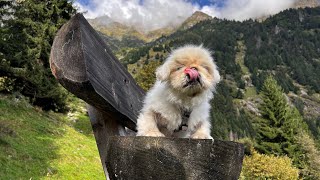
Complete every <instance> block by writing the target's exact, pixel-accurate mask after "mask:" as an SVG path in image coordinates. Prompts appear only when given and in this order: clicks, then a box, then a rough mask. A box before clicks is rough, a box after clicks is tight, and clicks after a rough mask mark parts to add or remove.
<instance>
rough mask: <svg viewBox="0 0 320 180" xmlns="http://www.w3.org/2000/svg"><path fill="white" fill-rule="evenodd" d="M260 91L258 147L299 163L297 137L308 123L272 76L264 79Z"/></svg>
mask: <svg viewBox="0 0 320 180" xmlns="http://www.w3.org/2000/svg"><path fill="white" fill-rule="evenodd" d="M261 94H262V100H263V103H262V104H261V106H260V111H261V114H262V118H261V119H260V120H259V122H258V126H257V145H256V148H257V150H258V151H260V152H262V153H265V154H276V155H288V156H289V157H291V158H293V160H294V162H295V163H296V164H300V163H299V157H300V155H301V148H300V147H298V145H297V144H296V142H295V139H294V137H295V136H296V135H297V134H298V132H299V128H301V129H305V128H306V127H305V124H304V123H303V121H302V118H301V115H300V114H299V111H298V110H297V109H296V108H294V107H291V106H290V105H289V104H288V102H287V100H286V97H285V96H284V94H283V90H282V88H281V87H280V86H279V85H278V84H277V81H276V80H275V79H274V78H273V77H272V76H269V77H267V79H266V80H265V82H264V84H263V87H262V90H261Z"/></svg>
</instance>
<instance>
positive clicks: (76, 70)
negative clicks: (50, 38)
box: [50, 14, 244, 180]
mask: <svg viewBox="0 0 320 180" xmlns="http://www.w3.org/2000/svg"><path fill="white" fill-rule="evenodd" d="M50 65H51V70H52V73H53V75H54V76H55V77H56V79H58V81H59V82H60V83H61V84H62V85H63V86H64V87H65V88H66V89H67V90H69V91H70V92H72V93H73V94H75V95H76V96H78V97H79V98H81V99H83V100H84V101H86V102H87V103H88V104H89V105H88V108H87V109H88V112H89V116H90V119H91V125H92V129H93V132H94V135H95V138H96V142H97V146H98V149H99V154H100V157H101V162H102V165H103V169H104V171H105V174H106V177H107V175H109V178H110V179H137V180H144V179H190V180H193V179H195V180H198V179H199V180H200V179H238V177H239V175H240V171H241V167H242V159H243V156H244V148H243V145H241V144H239V143H235V142H227V141H219V140H214V141H212V140H195V139H178V138H155V137H134V136H126V135H127V131H126V129H125V128H128V129H131V131H135V128H136V119H137V116H138V114H139V111H140V109H141V107H142V101H143V97H144V95H145V93H144V91H143V90H142V89H141V88H140V87H139V86H138V85H137V84H136V82H135V81H134V79H133V78H132V77H131V75H130V74H129V73H128V72H127V71H126V69H125V68H124V67H123V66H122V65H121V63H120V62H119V61H118V60H117V58H116V57H115V56H114V55H113V54H112V52H111V51H110V49H109V48H108V46H107V45H106V44H105V43H104V41H103V40H102V39H101V38H100V36H99V35H98V34H97V32H96V31H95V30H94V29H93V28H92V27H91V26H90V25H89V23H88V22H87V21H86V19H85V18H84V17H83V16H82V15H81V14H77V15H75V16H74V17H73V18H72V19H71V20H70V21H69V22H68V23H66V24H65V25H64V26H63V27H62V28H61V29H60V30H59V32H58V33H57V35H56V37H55V40H54V43H53V45H52V49H51V55H50ZM107 171H108V172H109V174H108V173H107Z"/></svg>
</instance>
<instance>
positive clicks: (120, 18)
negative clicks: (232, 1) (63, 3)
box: [75, 0, 199, 31]
mask: <svg viewBox="0 0 320 180" xmlns="http://www.w3.org/2000/svg"><path fill="white" fill-rule="evenodd" d="M91 3H92V4H93V5H94V6H95V8H94V9H88V8H86V7H84V6H82V5H81V4H79V3H76V4H75V5H76V6H78V7H79V9H80V11H84V10H86V11H87V13H86V14H85V17H86V18H95V17H98V16H103V15H108V16H109V17H110V18H111V19H113V20H115V21H117V22H120V23H123V24H127V25H131V26H134V27H136V28H138V29H140V30H146V31H150V30H155V29H159V28H162V27H165V26H168V25H171V26H177V25H179V24H180V23H181V22H183V21H184V20H185V19H187V18H188V17H189V16H191V15H192V13H193V12H194V11H196V10H197V9H199V7H198V6H195V5H192V4H191V3H189V2H186V1H184V0H145V1H144V3H143V5H141V4H139V0H92V2H91Z"/></svg>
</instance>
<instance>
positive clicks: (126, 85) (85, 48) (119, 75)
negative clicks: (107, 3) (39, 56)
mask: <svg viewBox="0 0 320 180" xmlns="http://www.w3.org/2000/svg"><path fill="white" fill-rule="evenodd" d="M50 65H51V69H52V72H53V74H54V76H55V77H56V78H57V79H58V80H59V82H60V83H61V84H62V85H63V86H64V87H65V88H66V89H68V90H69V91H70V92H72V93H73V94H75V95H76V96H78V97H79V98H81V99H83V100H85V101H86V102H88V103H89V104H91V105H93V106H94V107H97V108H99V109H101V110H103V111H105V112H107V113H110V112H113V115H115V116H112V117H113V118H116V119H118V121H119V122H121V123H122V124H124V125H125V126H126V127H128V128H130V129H133V130H134V129H135V124H136V119H137V116H138V114H139V110H140V109H141V106H142V101H143V97H144V91H143V90H142V89H141V88H140V87H139V86H138V85H137V84H136V83H135V81H134V79H133V78H132V76H131V75H130V74H129V73H128V72H127V71H126V69H125V68H124V67H123V66H122V65H121V63H120V62H119V61H118V60H117V58H116V57H115V56H114V55H113V54H112V52H111V51H110V49H109V48H108V46H107V45H106V44H105V43H104V41H103V40H102V39H101V37H100V36H99V35H98V34H97V33H96V31H95V30H94V29H93V28H92V27H91V26H90V25H89V23H88V22H87V21H86V19H85V18H84V17H83V16H82V15H81V14H77V15H75V16H74V17H73V18H72V19H71V20H70V21H68V23H66V24H65V25H63V27H62V28H61V29H60V30H59V32H58V33H57V35H56V37H55V40H54V42H53V45H52V49H51V54H50Z"/></svg>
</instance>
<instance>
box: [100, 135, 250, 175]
mask: <svg viewBox="0 0 320 180" xmlns="http://www.w3.org/2000/svg"><path fill="white" fill-rule="evenodd" d="M106 153H107V154H106V155H107V156H106V159H107V160H106V161H107V162H106V165H107V169H108V171H109V177H110V179H131V180H135V179H136V180H144V179H165V180H170V179H172V180H176V179H181V180H182V179H187V180H213V179H223V180H224V179H238V177H239V175H240V171H241V167H242V159H243V156H244V149H243V145H241V144H239V143H235V142H226V141H219V140H214V141H212V140H195V139H175V138H154V137H129V136H128V137H116V136H114V137H110V138H109V143H108V147H107V152H106Z"/></svg>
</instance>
